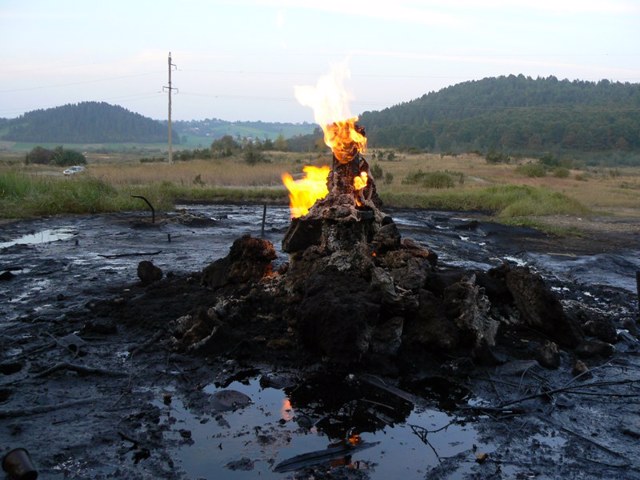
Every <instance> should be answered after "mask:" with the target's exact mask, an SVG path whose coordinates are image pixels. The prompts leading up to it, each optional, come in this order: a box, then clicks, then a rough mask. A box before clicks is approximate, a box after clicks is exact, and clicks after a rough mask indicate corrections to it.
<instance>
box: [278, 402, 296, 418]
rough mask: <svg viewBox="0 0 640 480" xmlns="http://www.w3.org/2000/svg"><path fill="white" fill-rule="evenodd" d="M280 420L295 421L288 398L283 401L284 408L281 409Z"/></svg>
mask: <svg viewBox="0 0 640 480" xmlns="http://www.w3.org/2000/svg"><path fill="white" fill-rule="evenodd" d="M280 418H282V419H283V420H285V421H287V422H289V421H291V420H293V407H292V406H291V401H290V400H289V399H288V398H284V399H283V400H282V407H280Z"/></svg>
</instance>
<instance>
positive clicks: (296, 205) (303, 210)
mask: <svg viewBox="0 0 640 480" xmlns="http://www.w3.org/2000/svg"><path fill="white" fill-rule="evenodd" d="M329 170H330V168H329V167H328V166H326V165H325V166H322V167H313V166H311V165H307V166H306V167H304V168H303V169H302V171H303V172H304V174H305V176H304V178H302V179H300V180H294V179H293V177H292V176H291V175H290V174H289V173H283V174H282V183H284V185H285V186H286V187H287V189H288V190H289V201H290V204H291V205H290V208H291V216H292V217H293V218H298V217H301V216H303V215H306V214H307V213H308V212H309V209H310V208H311V207H312V206H313V204H314V203H316V201H317V200H319V199H321V198H324V197H326V196H327V194H328V193H329V190H328V189H327V177H328V176H329Z"/></svg>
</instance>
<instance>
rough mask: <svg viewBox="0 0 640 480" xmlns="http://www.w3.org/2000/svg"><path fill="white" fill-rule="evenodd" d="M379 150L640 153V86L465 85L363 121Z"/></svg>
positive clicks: (512, 81) (514, 81) (527, 81)
mask: <svg viewBox="0 0 640 480" xmlns="http://www.w3.org/2000/svg"><path fill="white" fill-rule="evenodd" d="M359 123H361V124H362V125H364V126H365V128H366V130H367V136H368V138H369V143H370V145H371V146H373V147H403V148H411V147H413V148H418V149H427V150H436V151H465V150H466V151H470V150H480V151H487V150H489V149H495V150H501V151H509V152H540V151H559V150H579V151H604V150H622V151H625V150H627V151H631V150H635V151H638V150H640V84H630V83H613V82H609V81H607V80H602V81H600V82H597V83H594V82H586V81H569V80H562V81H560V80H558V79H557V78H555V77H548V78H536V79H532V78H530V77H525V76H523V75H518V76H515V75H509V76H508V77H506V76H502V77H498V78H485V79H483V80H478V81H470V82H464V83H460V84H457V85H454V86H451V87H447V88H445V89H442V90H440V91H438V92H431V93H428V94H426V95H423V96H422V97H420V98H418V99H416V100H412V101H410V102H406V103H403V104H400V105H396V106H393V107H390V108H387V109H384V110H381V111H377V112H365V113H363V114H362V115H361V117H360V121H359Z"/></svg>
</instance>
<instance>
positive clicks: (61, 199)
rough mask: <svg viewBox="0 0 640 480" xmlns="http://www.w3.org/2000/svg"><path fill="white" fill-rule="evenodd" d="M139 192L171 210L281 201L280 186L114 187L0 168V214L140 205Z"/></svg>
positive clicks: (283, 196) (82, 177)
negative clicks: (196, 204) (195, 204)
mask: <svg viewBox="0 0 640 480" xmlns="http://www.w3.org/2000/svg"><path fill="white" fill-rule="evenodd" d="M131 195H142V196H144V197H145V198H147V199H148V200H149V202H151V204H152V205H153V206H154V208H156V209H158V210H170V209H172V208H173V206H174V205H175V204H176V203H178V202H180V201H191V202H216V201H220V202H222V201H225V202H256V203H259V202H265V203H282V204H284V203H286V202H287V194H286V193H285V190H284V187H282V188H266V187H263V188H252V187H245V188H231V187H212V188H206V187H189V186H180V185H176V184H174V183H172V182H166V181H165V182H161V183H158V184H151V185H147V186H134V187H119V188H116V187H113V186H111V185H109V184H107V183H106V182H104V181H102V180H99V179H97V178H95V177H91V176H89V175H78V176H74V177H69V178H67V177H51V176H44V175H27V174H25V173H22V172H18V171H12V170H9V171H6V172H2V173H0V217H3V218H28V217H35V216H44V215H56V214H65V213H75V214H81V213H101V212H115V211H130V210H144V209H146V208H147V206H146V204H145V203H144V202H143V201H141V200H140V199H136V198H133V197H132V196H131Z"/></svg>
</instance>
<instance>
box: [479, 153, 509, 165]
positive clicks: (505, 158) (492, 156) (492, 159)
mask: <svg viewBox="0 0 640 480" xmlns="http://www.w3.org/2000/svg"><path fill="white" fill-rule="evenodd" d="M484 158H485V160H486V161H487V163H493V164H495V163H509V162H510V161H511V157H510V156H509V155H507V154H506V153H504V152H498V151H496V150H489V151H488V152H487V155H485V157H484Z"/></svg>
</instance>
